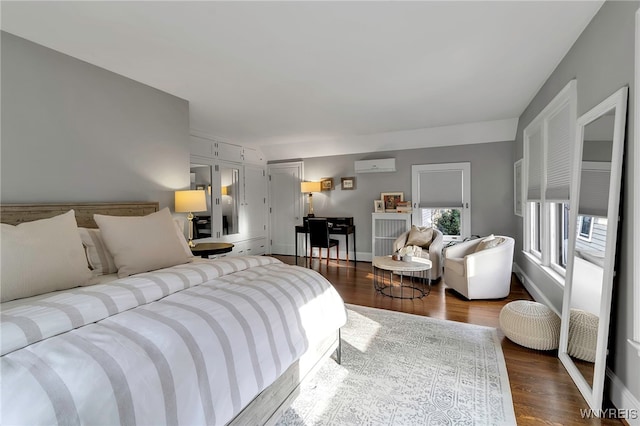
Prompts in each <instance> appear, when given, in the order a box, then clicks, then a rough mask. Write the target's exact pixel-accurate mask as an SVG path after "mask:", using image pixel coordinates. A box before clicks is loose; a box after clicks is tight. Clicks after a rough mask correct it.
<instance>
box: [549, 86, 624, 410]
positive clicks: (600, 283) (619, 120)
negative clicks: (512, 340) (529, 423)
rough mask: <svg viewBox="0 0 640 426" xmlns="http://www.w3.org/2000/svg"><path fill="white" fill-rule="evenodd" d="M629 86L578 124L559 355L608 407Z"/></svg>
mask: <svg viewBox="0 0 640 426" xmlns="http://www.w3.org/2000/svg"><path fill="white" fill-rule="evenodd" d="M627 91H628V88H627V87H623V88H622V89H620V90H618V91H617V92H616V93H614V94H613V95H611V96H610V97H609V98H607V99H605V100H604V101H602V102H601V103H600V104H599V105H597V106H596V107H594V108H593V109H592V110H590V111H589V112H587V113H585V114H584V115H583V116H581V117H580V118H579V119H578V122H577V127H576V145H575V150H574V157H573V171H572V172H573V175H572V181H571V209H570V215H569V245H568V259H567V260H568V262H567V269H566V278H565V289H564V299H563V306H562V326H561V329H560V348H559V350H558V356H559V357H560V360H561V361H562V363H563V364H564V366H565V368H566V369H567V371H568V372H569V374H570V375H571V377H572V379H573V381H574V382H575V383H576V386H577V387H578V389H579V390H580V392H581V393H582V395H583V396H584V399H585V400H586V401H587V403H588V404H589V406H590V408H592V409H594V410H599V409H600V408H602V400H603V393H604V379H605V371H606V359H607V352H608V348H607V342H608V338H609V318H610V314H611V299H612V291H613V282H614V276H615V272H614V265H615V258H616V243H617V241H616V240H617V230H618V208H619V204H620V187H621V177H622V158H623V151H624V132H625V119H626V114H627V112H626V109H627Z"/></svg>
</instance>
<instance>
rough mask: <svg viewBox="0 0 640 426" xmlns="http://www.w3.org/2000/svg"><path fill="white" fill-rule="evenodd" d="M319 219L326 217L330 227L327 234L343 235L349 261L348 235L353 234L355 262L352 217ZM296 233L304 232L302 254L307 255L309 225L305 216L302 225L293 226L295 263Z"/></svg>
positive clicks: (354, 234)
mask: <svg viewBox="0 0 640 426" xmlns="http://www.w3.org/2000/svg"><path fill="white" fill-rule="evenodd" d="M316 217H317V218H319V219H327V221H328V222H329V224H330V225H331V227H330V228H329V235H344V236H345V237H344V240H345V245H346V248H347V262H348V261H349V235H353V261H354V262H357V259H356V257H357V255H356V226H355V225H354V224H353V218H352V217H320V216H316ZM298 234H304V255H305V257H306V256H307V250H308V248H307V235H308V234H309V227H308V223H307V217H304V218H303V225H296V227H295V235H294V239H295V247H296V265H297V264H298Z"/></svg>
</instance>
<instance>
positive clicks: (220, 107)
mask: <svg viewBox="0 0 640 426" xmlns="http://www.w3.org/2000/svg"><path fill="white" fill-rule="evenodd" d="M601 5H602V1H567V2H564V1H544V2H535V1H534V2H484V1H471V2H467V1H464V2H462V1H460V2H457V1H454V2H451V1H450V2H367V1H360V2H266V1H265V2H203V1H201V2H164V1H148V2H117V1H116V2H59V1H47V2H8V1H2V10H1V12H2V19H1V25H2V29H3V30H5V31H8V32H10V33H13V34H15V35H18V36H20V37H24V38H26V39H28V40H31V41H34V42H36V43H39V44H42V45H44V46H47V47H50V48H52V49H55V50H58V51H60V52H63V53H66V54H68V55H71V56H74V57H76V58H79V59H82V60H84V61H87V62H90V63H92V64H95V65H98V66H100V67H103V68H106V69H108V70H111V71H114V72H116V73H118V74H122V75H125V76H127V77H129V78H132V79H134V80H137V81H140V82H142V83H145V84H148V85H150V86H153V87H156V88H158V89H161V90H163V91H166V92H169V93H171V94H174V95H176V96H179V97H181V98H184V99H187V100H188V101H189V102H190V111H191V128H192V130H193V131H196V132H200V133H204V134H206V135H210V136H215V137H217V138H219V139H220V140H226V141H230V142H235V143H239V144H246V145H255V146H262V148H263V151H264V152H265V153H266V154H267V157H268V158H271V159H273V158H293V157H308V156H311V155H329V154H338V153H346V152H366V151H376V150H385V149H398V148H405V147H416V146H430V145H431V146H432V145H446V144H448V143H451V144H456V143H458V144H459V143H474V142H490V141H493V140H512V139H513V138H514V137H515V128H516V125H517V117H519V116H520V114H521V113H522V112H523V110H524V108H525V107H526V106H527V105H528V103H529V102H530V101H531V99H532V97H533V96H534V95H535V93H536V92H537V91H538V89H539V88H540V87H541V85H542V84H543V83H544V81H545V80H546V79H547V77H548V76H549V75H550V73H551V72H552V71H553V69H554V68H555V67H556V66H557V65H558V63H559V61H560V60H561V59H562V57H563V56H564V55H565V54H566V52H567V51H568V50H569V48H570V47H571V45H572V44H573V43H574V42H575V40H576V39H577V37H578V36H579V34H580V33H581V32H582V30H583V29H584V28H585V26H586V25H587V23H588V22H589V21H590V20H591V18H592V17H593V16H594V14H595V13H596V12H597V10H598V9H599V8H600V6H601ZM396 132H397V133H396ZM267 145H277V146H269V147H268V148H267V147H266V146H267ZM323 147H324V148H323Z"/></svg>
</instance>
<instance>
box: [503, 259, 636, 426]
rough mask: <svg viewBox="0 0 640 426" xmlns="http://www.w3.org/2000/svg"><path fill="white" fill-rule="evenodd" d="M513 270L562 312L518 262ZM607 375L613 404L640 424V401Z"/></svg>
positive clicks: (532, 290)
mask: <svg viewBox="0 0 640 426" xmlns="http://www.w3.org/2000/svg"><path fill="white" fill-rule="evenodd" d="M513 271H514V272H515V273H516V274H517V275H518V278H520V281H522V284H523V285H524V288H526V289H527V291H528V292H529V294H531V296H532V297H533V299H534V300H535V301H537V302H540V303H543V304H545V305H546V306H548V307H549V308H551V309H552V310H553V311H554V312H555V313H556V314H558V316H560V312H558V311H557V310H556V309H555V308H554V307H553V305H552V304H551V302H550V301H549V299H548V298H547V297H546V296H545V295H544V294H543V293H542V292H541V291H540V289H539V288H538V286H536V284H535V283H534V282H533V280H531V278H529V277H528V276H527V274H525V273H524V271H523V270H522V269H521V268H520V267H519V266H518V264H516V263H514V264H513ZM607 377H608V378H609V381H610V382H611V386H610V387H609V394H608V397H609V399H610V400H611V402H612V403H613V405H614V406H615V407H616V408H617V409H618V410H621V411H620V412H619V413H620V414H621V415H625V416H626V417H627V418H625V421H626V422H627V423H629V425H630V426H640V401H638V399H637V398H636V397H635V396H634V395H633V394H632V393H631V392H630V391H629V389H627V388H626V387H625V385H624V383H622V381H621V380H620V379H619V378H618V376H616V375H615V374H614V373H613V371H611V370H610V369H609V368H607Z"/></svg>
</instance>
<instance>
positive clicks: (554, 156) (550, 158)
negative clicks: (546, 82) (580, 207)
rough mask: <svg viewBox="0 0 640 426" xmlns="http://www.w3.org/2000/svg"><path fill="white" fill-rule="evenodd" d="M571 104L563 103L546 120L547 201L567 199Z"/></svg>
mask: <svg viewBox="0 0 640 426" xmlns="http://www.w3.org/2000/svg"><path fill="white" fill-rule="evenodd" d="M571 112H572V111H571V105H570V104H569V103H566V104H564V105H563V106H562V107H561V108H560V109H559V110H558V111H557V113H556V114H554V115H553V116H552V117H550V118H549V120H548V122H547V152H546V160H547V163H546V164H547V170H546V177H547V179H546V180H547V185H546V190H545V198H546V200H547V201H552V202H553V201H555V202H565V201H567V200H569V194H570V187H571V147H572V146H573V143H572V142H573V135H572V128H573V126H572V122H573V121H575V117H572V114H571Z"/></svg>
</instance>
